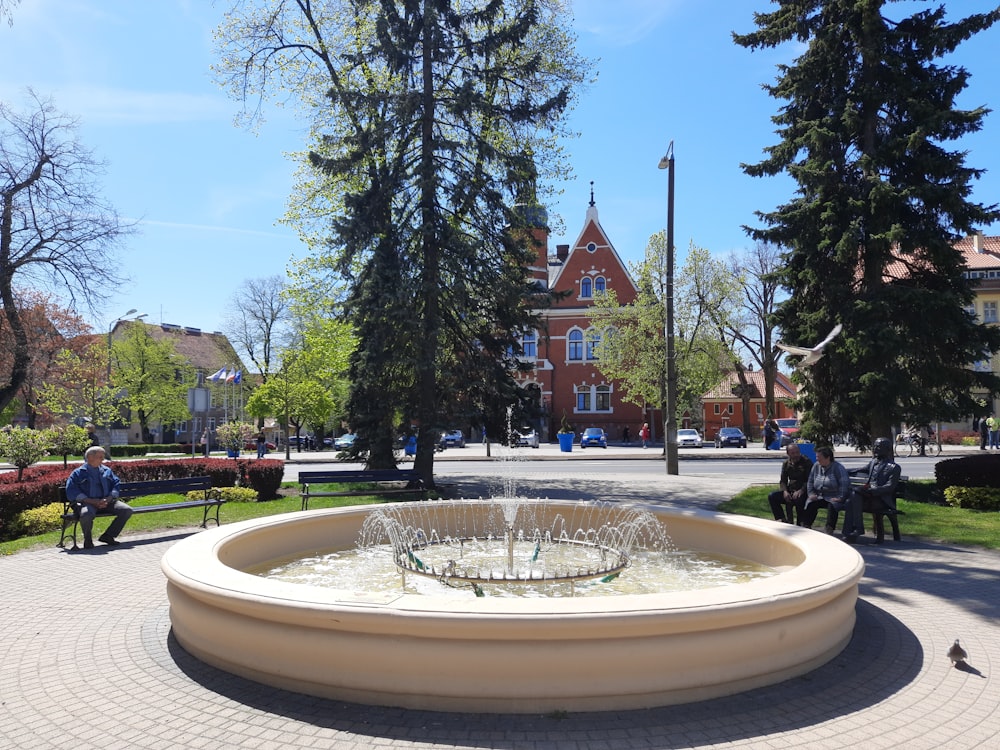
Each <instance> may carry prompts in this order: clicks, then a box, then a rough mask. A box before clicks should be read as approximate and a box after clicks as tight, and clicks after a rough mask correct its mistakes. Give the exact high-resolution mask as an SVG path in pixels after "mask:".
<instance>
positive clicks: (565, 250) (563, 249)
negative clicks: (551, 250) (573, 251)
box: [556, 245, 569, 263]
mask: <svg viewBox="0 0 1000 750" xmlns="http://www.w3.org/2000/svg"><path fill="white" fill-rule="evenodd" d="M556 257H557V258H558V259H559V262H560V263H565V262H566V258H568V257H569V245H556Z"/></svg>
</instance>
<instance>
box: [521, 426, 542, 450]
mask: <svg viewBox="0 0 1000 750" xmlns="http://www.w3.org/2000/svg"><path fill="white" fill-rule="evenodd" d="M517 444H518V445H525V446H527V447H529V448H537V447H538V433H537V432H535V431H534V430H531V429H523V430H518V431H517Z"/></svg>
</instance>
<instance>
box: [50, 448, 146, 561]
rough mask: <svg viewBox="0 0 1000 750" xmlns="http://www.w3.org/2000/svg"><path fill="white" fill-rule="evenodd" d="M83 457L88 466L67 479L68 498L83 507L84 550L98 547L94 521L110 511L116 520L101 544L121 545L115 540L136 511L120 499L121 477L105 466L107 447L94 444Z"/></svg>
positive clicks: (79, 468) (81, 467)
mask: <svg viewBox="0 0 1000 750" xmlns="http://www.w3.org/2000/svg"><path fill="white" fill-rule="evenodd" d="M83 458H84V460H85V461H86V463H84V464H83V465H82V466H78V467H77V468H76V469H74V470H73V473H72V474H70V475H69V479H67V480H66V499H67V500H69V502H71V503H73V504H74V505H75V506H79V508H80V528H81V529H82V530H83V548H84V549H93V548H94V540H93V538H92V536H91V534H92V532H93V529H94V518H95V516H97V514H98V513H99V512H100V511H107V510H108V509H109V508H110V509H112V512H113V513H114V514H115V520H114V521H112V522H111V525H110V526H108V529H107V531H105V532H104V533H103V534H101V536H100V537H98V539H97V541H99V542H103V543H104V544H119V542H118V540H117V539H116V538H115V537H117V536H118V535H119V534H120V533H121V532H122V529H123V528H125V524H126V523H128V519H129V518H130V517H131V515H132V508H131V506H129V505H127V504H125V503H123V502H122V501H121V500H119V499H118V484H119V481H118V477H117V476H116V475H115V473H114V472H113V471H111V469H110V468H109V467H107V466H105V465H104V448H102V447H101V446H99V445H92V446H90V447H89V448H87V452H86V453H85V454H84V456H83Z"/></svg>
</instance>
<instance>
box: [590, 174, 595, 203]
mask: <svg viewBox="0 0 1000 750" xmlns="http://www.w3.org/2000/svg"><path fill="white" fill-rule="evenodd" d="M590 205H591V206H593V205H594V181H593V180H591V181H590Z"/></svg>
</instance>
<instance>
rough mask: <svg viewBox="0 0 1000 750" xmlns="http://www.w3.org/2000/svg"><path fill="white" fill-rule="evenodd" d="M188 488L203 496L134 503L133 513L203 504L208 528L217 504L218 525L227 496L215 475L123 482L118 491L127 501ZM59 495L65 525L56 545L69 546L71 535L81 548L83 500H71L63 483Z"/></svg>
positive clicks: (100, 513) (106, 512)
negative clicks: (79, 528) (78, 532)
mask: <svg viewBox="0 0 1000 750" xmlns="http://www.w3.org/2000/svg"><path fill="white" fill-rule="evenodd" d="M188 492H201V493H202V497H200V498H198V499H197V500H183V501H180V502H176V503H161V504H159V505H141V506H139V507H135V506H133V507H132V514H133V515H136V514H139V513H155V512H158V511H161V510H182V509H183V508H204V509H205V513H204V515H203V516H202V521H201V528H203V529H204V528H207V526H208V521H209V518H210V516H209V514H208V513H209V510H211V509H212V508H215V516H214V517H213V518H212V520H214V521H215V525H216V526H218V525H219V508H220V507H221V506H222V504H223V503H224V502H226V501H225V500H223V499H222V498H221V497H220V496H219V491H218V490H217V489H213V487H212V478H211V477H182V478H180V479H156V480H151V481H147V482H121V483H120V484H119V485H118V495H119V499H121V500H123V501H125V502H128V500H129V499H130V498H134V497H143V496H146V495H166V494H178V495H184V494H186V493H188ZM59 496H60V498H61V500H62V503H63V515H62V521H63V527H62V534H61V535H60V537H59V544H57V545H56V546H57V547H63V548H65V546H66V538H67V537H71V538H72V539H73V546H72V547H71V549H74V550H75V549H79V547H78V546H77V543H76V530H77V525H78V524H79V522H80V504H79V503H71V502H70V501H69V500H68V499H67V498H66V487H65V486H63V487H61V488H60V490H59ZM97 515H98V516H111V515H114V513H113V511H112V510H111V509H110V508H109V509H107V510H102V511H98V513H97ZM70 527H72V529H73V531H72V534H67V533H66V532H67V530H68V529H69V528H70Z"/></svg>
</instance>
